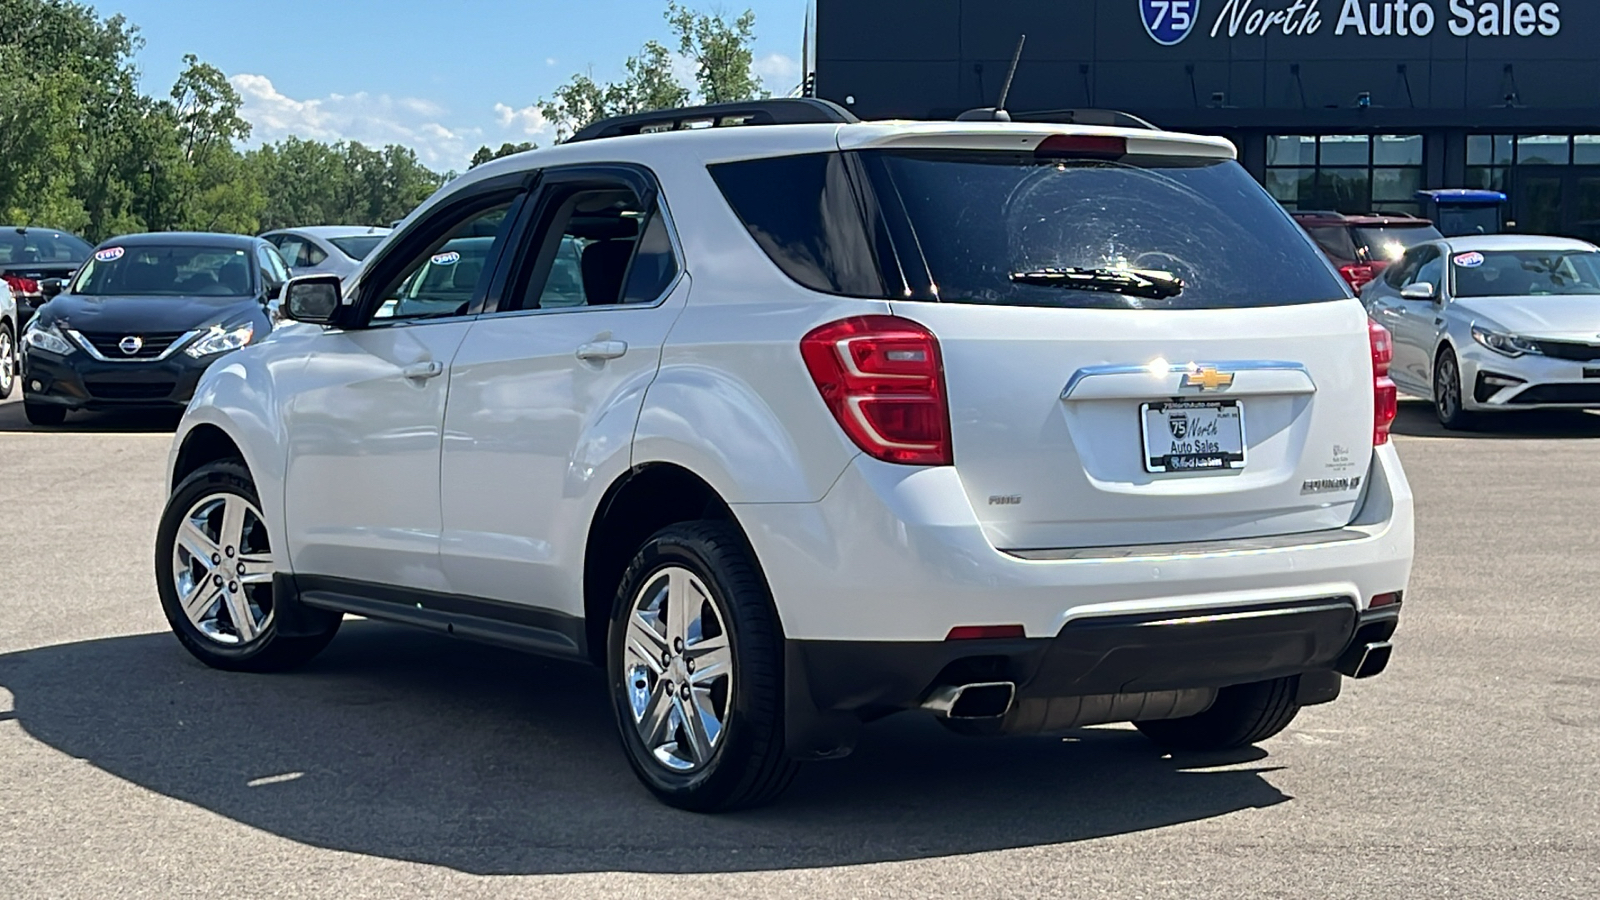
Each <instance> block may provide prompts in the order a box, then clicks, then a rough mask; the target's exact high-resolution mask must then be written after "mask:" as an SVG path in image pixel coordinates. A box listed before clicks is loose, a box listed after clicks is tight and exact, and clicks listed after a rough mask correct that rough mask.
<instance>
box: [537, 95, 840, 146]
mask: <svg viewBox="0 0 1600 900" xmlns="http://www.w3.org/2000/svg"><path fill="white" fill-rule="evenodd" d="M859 121H861V120H860V119H857V118H856V117H855V114H854V113H852V112H850V111H849V110H848V109H845V108H844V107H842V106H840V105H838V104H837V103H832V102H829V101H827V100H820V99H818V98H816V97H782V98H778V99H776V100H749V101H746V102H743V103H717V104H713V105H711V106H686V107H683V108H681V109H658V110H655V111H653V112H645V113H634V114H633V115H629V116H616V117H615V118H611V119H601V120H600V121H598V122H595V123H594V124H592V125H589V126H587V127H585V128H583V129H582V130H580V131H579V132H578V133H577V134H574V135H573V136H572V137H570V138H567V143H569V144H571V143H575V142H577V141H592V140H596V139H598V138H609V137H621V136H623V135H627V134H656V133H658V132H663V131H690V130H693V129H698V128H724V127H728V126H733V125H818V124H829V123H834V124H841V125H842V124H848V123H852V122H859Z"/></svg>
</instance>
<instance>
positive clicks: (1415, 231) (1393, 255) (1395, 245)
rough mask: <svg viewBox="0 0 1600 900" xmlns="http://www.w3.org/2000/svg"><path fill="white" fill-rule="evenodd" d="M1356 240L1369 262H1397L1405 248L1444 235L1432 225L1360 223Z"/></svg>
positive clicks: (1356, 230)
mask: <svg viewBox="0 0 1600 900" xmlns="http://www.w3.org/2000/svg"><path fill="white" fill-rule="evenodd" d="M1355 232H1356V240H1357V241H1359V242H1360V243H1361V246H1362V248H1363V249H1365V250H1366V253H1367V260H1368V261H1369V262H1390V263H1393V262H1399V261H1400V257H1402V256H1404V255H1405V252H1406V251H1407V250H1410V249H1411V248H1412V247H1415V246H1416V245H1418V244H1424V243H1427V242H1428V241H1436V240H1438V239H1439V238H1442V237H1444V235H1442V234H1440V233H1439V229H1437V228H1435V227H1433V226H1432V225H1410V226H1400V227H1394V226H1388V227H1375V226H1367V225H1361V226H1357V227H1356V229H1355Z"/></svg>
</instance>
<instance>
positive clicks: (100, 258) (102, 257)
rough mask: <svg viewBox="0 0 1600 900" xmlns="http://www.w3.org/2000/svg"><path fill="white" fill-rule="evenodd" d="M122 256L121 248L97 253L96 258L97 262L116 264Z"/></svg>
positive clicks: (107, 249) (112, 248)
mask: <svg viewBox="0 0 1600 900" xmlns="http://www.w3.org/2000/svg"><path fill="white" fill-rule="evenodd" d="M122 254H123V249H122V248H121V247H107V248H106V249H104V250H100V251H97V252H96V253H95V255H94V258H95V260H96V261H97V262H116V261H117V260H119V259H121V258H122Z"/></svg>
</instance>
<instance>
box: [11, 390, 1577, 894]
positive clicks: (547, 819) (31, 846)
mask: <svg viewBox="0 0 1600 900" xmlns="http://www.w3.org/2000/svg"><path fill="white" fill-rule="evenodd" d="M1402 406H1403V408H1402V412H1401V416H1400V421H1399V424H1398V427H1397V429H1396V431H1397V436H1396V441H1397V443H1398V446H1399V448H1400V455H1401V456H1402V458H1403V459H1404V461H1405V464H1406V467H1407V471H1408V473H1409V475H1410V477H1411V481H1412V484H1413V486H1414V488H1415V491H1416V494H1417V517H1418V522H1417V529H1418V543H1417V567H1416V572H1415V575H1414V577H1413V581H1412V584H1411V589H1410V592H1409V593H1408V594H1407V597H1406V603H1405V616H1404V620H1403V622H1402V624H1401V627H1400V631H1399V634H1398V635H1397V637H1396V642H1397V643H1396V652H1395V658H1394V663H1393V664H1392V665H1391V667H1390V669H1389V671H1388V672H1387V673H1386V674H1384V675H1383V676H1381V677H1379V678H1376V679H1373V680H1370V681H1365V682H1360V683H1352V682H1346V687H1345V693H1344V696H1343V697H1342V698H1341V699H1340V700H1339V701H1338V702H1336V703H1334V704H1332V705H1328V706H1319V707H1314V708H1311V709H1308V710H1306V711H1304V712H1303V713H1302V714H1301V715H1300V717H1299V718H1298V719H1297V720H1296V721H1295V723H1294V724H1293V726H1291V727H1290V729H1289V730H1288V731H1286V732H1285V733H1284V734H1282V735H1280V736H1278V737H1276V738H1274V739H1272V740H1269V741H1267V742H1266V743H1265V744H1264V745H1263V746H1261V747H1260V748H1253V749H1250V750H1247V751H1244V752H1239V753H1233V754H1225V755H1178V756H1175V757H1174V756H1164V755H1162V754H1161V753H1160V752H1159V751H1157V750H1155V749H1154V748H1153V747H1152V746H1151V745H1150V744H1148V743H1147V742H1146V741H1144V739H1143V738H1141V737H1140V736H1139V735H1138V734H1137V733H1135V732H1133V731H1131V730H1129V729H1127V728H1125V727H1106V728H1091V729H1084V730H1081V731H1078V732H1075V733H1074V734H1072V735H1071V736H1069V737H1067V738H1066V739H1060V738H1054V739H1043V738H1041V739H1026V740H981V739H964V738H959V737H956V736H954V735H950V734H947V733H946V732H944V731H943V730H942V729H940V728H938V727H937V726H936V725H934V724H933V723H931V722H929V721H926V720H922V719H919V718H916V717H910V716H904V717H898V718H894V719H889V720H886V721H884V722H881V723H877V724H875V725H873V726H871V727H869V728H868V729H867V730H866V732H865V735H864V739H863V742H862V746H861V748H860V749H859V750H858V752H857V753H856V754H855V755H854V756H852V757H850V758H849V759H846V760H843V761H838V762H833V763H827V764H817V765H813V766H811V767H809V768H807V769H806V770H805V771H803V772H802V773H801V776H800V778H799V780H798V781H797V782H796V784H795V785H794V787H793V788H792V789H791V791H790V792H789V793H788V794H787V795H786V796H785V798H784V799H783V800H782V801H780V802H779V803H778V804H777V805H775V806H773V807H770V808H767V809H763V810H759V811H754V812H748V813H741V814H736V815H728V816H721V817H706V816H697V815H691V814H687V813H681V812H677V811H674V810H670V809H667V808H665V807H662V806H660V805H659V804H657V803H656V802H654V801H653V800H652V799H651V798H650V797H649V796H648V795H647V794H646V793H645V792H644V791H643V789H642V788H640V787H638V786H637V784H636V783H635V781H634V779H633V776H632V775H631V773H630V772H629V771H628V768H627V764H626V763H625V761H624V759H623V757H622V754H621V751H620V749H619V748H618V746H617V744H616V739H615V737H614V736H613V732H612V726H611V722H610V719H609V712H608V710H607V708H606V705H605V699H604V694H603V691H602V684H601V680H600V678H599V676H598V672H596V671H594V670H590V669H586V668H583V667H580V666H576V665H569V664H564V663H553V662H548V661H544V660H540V659H537V658H533V657H528V656H522V655H518V654H516V653H512V652H508V651H500V650H496V649H492V648H483V647H479V646H475V645H470V644H466V643H462V642H459V641H456V640H453V639H450V638H445V637H436V636H433V635H430V634H424V633H421V632H416V631H410V630H406V629H403V628H399V627H394V626H388V625H381V624H377V623H373V622H367V621H353V622H349V623H347V625H346V627H345V629H344V630H343V631H342V632H341V634H340V636H339V638H338V639H337V640H336V641H335V642H334V643H333V645H332V646H331V647H330V648H329V650H328V651H327V652H326V653H324V654H323V655H322V656H321V657H319V658H318V659H317V660H316V661H314V662H313V663H312V664H311V665H309V666H307V667H306V668H305V669H303V670H300V671H298V672H294V673H291V674H283V675H270V676H255V675H239V674H228V673H222V672H214V671H211V670H208V669H206V668H204V667H202V666H200V665H199V664H198V663H196V662H194V661H193V660H192V659H190V658H189V657H188V656H187V655H186V654H185V653H184V652H183V651H182V650H181V649H180V648H179V647H178V644H177V642H176V641H175V640H174V639H173V638H172V637H171V636H170V635H169V634H168V633H167V630H166V625H165V622H164V621H163V619H162V617H161V614H160V611H159V609H158V607H157V602H156V597H155V588H154V580H153V575H152V544H153V540H154V533H155V524H156V517H157V515H158V514H159V511H160V508H161V504H162V501H163V498H164V488H163V485H162V468H163V465H164V463H165V459H166V453H167V447H168V443H169V441H170V440H171V433H170V429H171V427H172V422H171V419H170V418H168V419H164V420H163V419H148V418H144V417H138V416H108V415H96V416H74V417H72V418H71V419H69V422H68V425H67V427H65V428H63V429H56V430H51V431H49V432H39V431H36V430H34V429H32V428H30V427H29V426H28V425H27V423H26V421H25V419H24V418H23V415H22V408H21V405H20V404H19V403H17V402H16V400H15V399H12V400H11V401H7V402H4V403H0V898H19V900H32V898H51V897H63V898H95V897H159V898H167V897H207V898H209V897H239V898H245V897H278V898H300V897H330V898H340V900H355V898H368V897H370V898H383V900H395V898H407V897H426V898H441V897H467V898H479V897H551V898H567V897H573V898H590V897H592V898H614V897H629V898H631V897H640V898H679V897H691V896H692V897H700V898H718V900H721V898H742V897H761V898H779V897H785V898H786V897H827V898H850V897H861V898H900V897H906V898H911V897H919V898H920V897H983V898H996V897H1017V898H1023V897H1071V898H1086V897H1118V898H1155V897H1173V898H1212V897H1215V898H1228V900H1236V898H1242V897H1283V898H1361V900H1370V898H1382V897H1408V898H1457V897H1460V898H1478V897H1505V898H1517V900H1524V898H1546V897H1549V898H1557V897H1559V898H1569V897H1570V898H1580V897H1583V898H1594V897H1597V896H1600V578H1597V577H1596V574H1595V573H1596V568H1597V561H1600V555H1597V551H1600V538H1597V526H1600V477H1597V475H1600V465H1597V457H1600V417H1597V416H1589V415H1584V414H1576V415H1555V416H1542V415H1541V416H1537V417H1534V418H1531V419H1518V420H1515V421H1510V422H1504V423H1500V424H1498V425H1497V426H1496V427H1495V428H1494V429H1492V430H1489V431H1484V432H1478V433H1474V434H1469V435H1454V434H1452V435H1449V436H1445V435H1444V433H1443V432H1441V431H1440V430H1439V429H1438V427H1437V426H1436V425H1434V424H1433V420H1432V418H1431V415H1430V414H1429V411H1428V409H1427V407H1426V406H1425V405H1423V404H1416V403H1410V402H1408V403H1405V404H1403V405H1402Z"/></svg>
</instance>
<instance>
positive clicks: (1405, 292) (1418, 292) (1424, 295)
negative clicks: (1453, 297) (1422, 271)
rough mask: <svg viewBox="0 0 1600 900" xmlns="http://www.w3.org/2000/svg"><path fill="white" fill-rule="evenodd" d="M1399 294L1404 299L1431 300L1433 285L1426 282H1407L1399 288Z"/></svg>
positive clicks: (1432, 297)
mask: <svg viewBox="0 0 1600 900" xmlns="http://www.w3.org/2000/svg"><path fill="white" fill-rule="evenodd" d="M1400 296H1401V298H1402V299H1405V300H1432V299H1434V290H1433V285H1431V284H1427V283H1419V284H1408V285H1406V286H1405V287H1403V288H1401V289H1400Z"/></svg>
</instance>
